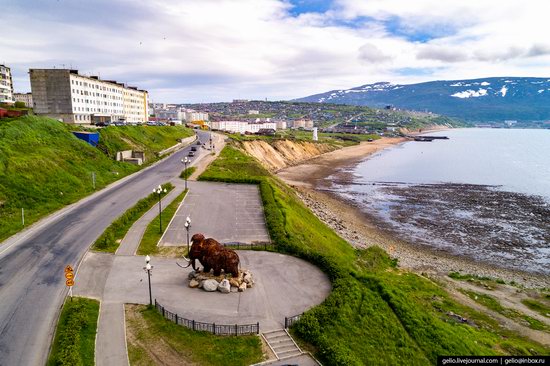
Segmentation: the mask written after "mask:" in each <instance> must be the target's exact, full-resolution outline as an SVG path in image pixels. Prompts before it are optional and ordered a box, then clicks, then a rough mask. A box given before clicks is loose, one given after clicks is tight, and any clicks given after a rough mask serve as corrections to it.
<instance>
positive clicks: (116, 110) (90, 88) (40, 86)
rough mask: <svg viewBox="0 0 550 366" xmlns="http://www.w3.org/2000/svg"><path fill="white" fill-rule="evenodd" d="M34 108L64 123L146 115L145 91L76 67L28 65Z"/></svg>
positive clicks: (133, 119) (139, 118)
mask: <svg viewBox="0 0 550 366" xmlns="http://www.w3.org/2000/svg"><path fill="white" fill-rule="evenodd" d="M29 73H30V78H31V89H32V95H33V102H34V112H35V113H36V114H41V115H46V116H49V117H52V118H55V119H58V120H60V121H63V122H65V123H78V124H90V123H100V122H116V121H124V122H127V123H136V122H145V121H147V119H148V101H147V99H148V94H147V91H145V90H139V89H137V88H135V87H128V86H126V85H125V84H122V83H118V82H116V81H113V80H100V79H99V77H97V76H84V75H80V74H79V73H78V70H68V69H31V70H30V71H29Z"/></svg>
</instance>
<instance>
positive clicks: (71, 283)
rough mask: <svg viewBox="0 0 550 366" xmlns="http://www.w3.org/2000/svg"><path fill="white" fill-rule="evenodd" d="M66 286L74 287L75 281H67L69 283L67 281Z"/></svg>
mask: <svg viewBox="0 0 550 366" xmlns="http://www.w3.org/2000/svg"><path fill="white" fill-rule="evenodd" d="M65 285H67V286H69V287H70V286H74V281H73V280H67V281H65Z"/></svg>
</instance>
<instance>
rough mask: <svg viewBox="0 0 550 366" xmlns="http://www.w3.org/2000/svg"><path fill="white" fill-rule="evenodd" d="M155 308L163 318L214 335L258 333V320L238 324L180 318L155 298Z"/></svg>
mask: <svg viewBox="0 0 550 366" xmlns="http://www.w3.org/2000/svg"><path fill="white" fill-rule="evenodd" d="M155 308H156V309H157V311H158V312H159V313H160V314H162V316H163V317H164V318H165V319H167V320H169V321H171V322H173V323H176V324H178V325H181V326H183V327H186V328H189V329H192V330H197V331H202V332H209V333H212V334H216V335H234V336H239V335H249V334H259V333H260V323H259V322H258V323H256V324H243V325H239V324H216V323H204V322H199V321H196V320H190V319H186V318H182V317H181V316H179V315H178V314H176V313H173V312H171V311H169V310H166V308H165V307H164V306H162V305H161V304H159V303H158V301H157V299H155Z"/></svg>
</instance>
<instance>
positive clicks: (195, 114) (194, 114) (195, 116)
mask: <svg viewBox="0 0 550 366" xmlns="http://www.w3.org/2000/svg"><path fill="white" fill-rule="evenodd" d="M183 113H184V115H183V119H184V120H185V121H186V122H197V121H208V113H205V112H200V111H195V110H193V109H185V110H183Z"/></svg>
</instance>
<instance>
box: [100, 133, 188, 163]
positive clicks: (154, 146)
mask: <svg viewBox="0 0 550 366" xmlns="http://www.w3.org/2000/svg"><path fill="white" fill-rule="evenodd" d="M99 133H100V148H102V149H104V150H105V151H107V153H108V154H109V156H111V157H114V156H115V154H116V152H117V151H122V150H140V151H144V152H145V156H146V159H147V161H150V160H151V159H154V158H155V153H157V152H158V151H161V150H164V149H167V148H169V147H170V146H173V145H175V144H176V143H177V140H178V139H182V138H185V137H189V136H192V135H193V131H192V130H191V129H189V128H185V127H183V126H120V127H116V126H110V127H106V128H102V129H101V130H100V131H99Z"/></svg>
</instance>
